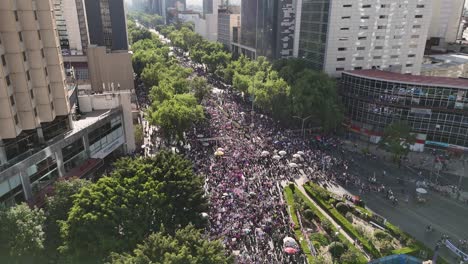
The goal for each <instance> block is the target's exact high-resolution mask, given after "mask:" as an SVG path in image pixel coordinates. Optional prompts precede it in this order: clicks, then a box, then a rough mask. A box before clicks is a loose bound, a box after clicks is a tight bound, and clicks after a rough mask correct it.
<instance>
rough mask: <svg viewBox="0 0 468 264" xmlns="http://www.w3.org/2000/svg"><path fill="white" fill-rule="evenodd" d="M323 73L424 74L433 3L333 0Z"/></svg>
mask: <svg viewBox="0 0 468 264" xmlns="http://www.w3.org/2000/svg"><path fill="white" fill-rule="evenodd" d="M330 10H331V11H330V15H329V17H330V22H329V26H328V36H327V48H326V56H325V64H324V71H325V72H327V73H328V74H330V75H332V76H336V77H338V76H340V73H341V71H346V70H355V69H371V68H373V67H376V68H380V69H386V68H393V69H397V70H396V71H397V72H400V73H411V74H419V72H420V69H421V63H422V60H423V55H424V47H425V42H426V38H427V32H428V28H429V24H430V17H431V14H432V6H431V1H427V0H412V1H398V2H396V1H391V0H380V1H375V0H362V1H351V0H337V1H332V3H331V9H330Z"/></svg>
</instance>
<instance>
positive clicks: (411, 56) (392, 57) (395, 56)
mask: <svg viewBox="0 0 468 264" xmlns="http://www.w3.org/2000/svg"><path fill="white" fill-rule="evenodd" d="M383 57H385V56H373V57H372V59H374V60H380V59H382V58H383ZM399 57H400V55H390V59H398V58H399ZM414 57H416V54H408V58H414ZM364 59H365V58H364V57H354V60H357V61H362V60H364ZM336 61H346V58H345V57H338V58H336Z"/></svg>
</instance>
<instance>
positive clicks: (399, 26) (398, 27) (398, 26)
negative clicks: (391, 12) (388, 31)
mask: <svg viewBox="0 0 468 264" xmlns="http://www.w3.org/2000/svg"><path fill="white" fill-rule="evenodd" d="M404 28H405V26H404V25H396V26H395V29H404Z"/></svg>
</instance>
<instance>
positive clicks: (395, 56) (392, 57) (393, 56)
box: [390, 55, 399, 59]
mask: <svg viewBox="0 0 468 264" xmlns="http://www.w3.org/2000/svg"><path fill="white" fill-rule="evenodd" d="M398 57H399V56H398V55H392V56H390V58H391V59H398Z"/></svg>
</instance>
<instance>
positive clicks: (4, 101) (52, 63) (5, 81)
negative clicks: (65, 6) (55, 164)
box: [0, 0, 70, 165]
mask: <svg viewBox="0 0 468 264" xmlns="http://www.w3.org/2000/svg"><path fill="white" fill-rule="evenodd" d="M53 8H54V7H53V6H52V5H51V2H50V1H49V0H36V1H32V0H30V1H18V2H17V1H1V2H0V40H1V43H0V56H1V64H0V99H1V101H0V102H1V103H0V109H1V110H0V127H1V129H0V164H2V165H3V164H5V163H7V162H9V161H11V160H13V159H14V158H15V157H17V156H19V155H23V154H25V153H27V152H26V150H28V146H30V145H32V144H35V143H37V144H38V143H41V142H44V141H47V140H49V139H51V138H53V137H55V136H57V135H59V134H60V133H63V132H64V131H66V130H68V128H69V122H68V114H69V111H70V106H69V102H68V93H67V89H66V88H65V82H64V81H65V74H64V71H63V62H62V57H61V56H60V42H59V40H58V38H57V35H56V29H57V27H56V24H55V20H54V17H53V12H52V10H53Z"/></svg>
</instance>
